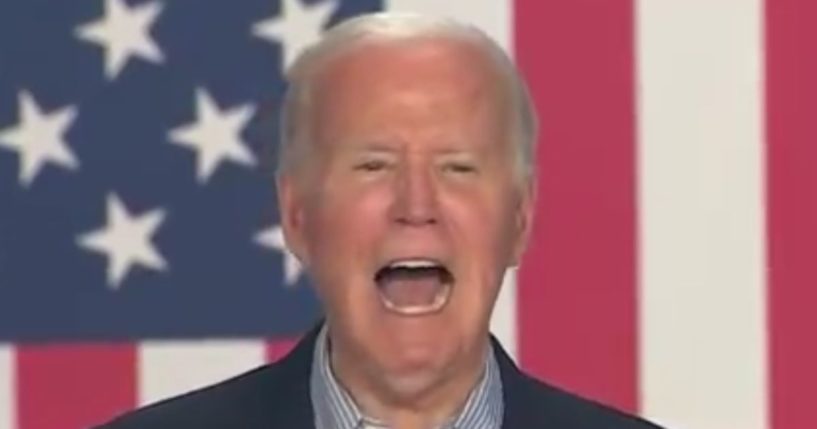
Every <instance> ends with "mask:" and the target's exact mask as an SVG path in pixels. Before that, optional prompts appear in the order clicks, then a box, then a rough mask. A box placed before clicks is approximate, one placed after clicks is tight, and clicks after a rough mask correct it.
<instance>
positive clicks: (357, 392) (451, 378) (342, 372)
mask: <svg viewBox="0 0 817 429" xmlns="http://www.w3.org/2000/svg"><path fill="white" fill-rule="evenodd" d="M335 344H337V343H335ZM487 347H488V342H487V338H486V340H485V342H484V343H483V344H481V345H480V347H477V350H478V352H477V353H471V354H470V355H469V356H468V357H467V358H465V359H462V360H461V361H459V362H457V363H456V364H454V365H451V366H450V367H449V368H448V370H447V371H446V372H445V373H444V374H434V375H431V374H427V375H423V377H424V378H425V377H427V378H428V379H429V381H428V382H427V383H424V385H423V386H422V387H418V388H415V389H411V391H410V392H409V391H406V389H399V388H397V387H396V386H394V385H393V384H392V383H390V382H389V377H388V376H387V375H384V374H376V373H373V372H372V371H371V370H367V368H366V367H365V366H364V365H362V364H361V359H359V358H356V357H355V356H352V355H350V354H349V353H347V352H346V350H344V348H343V347H342V346H341V345H340V344H338V345H337V346H333V347H332V349H331V353H330V361H331V366H332V370H333V373H334V374H335V377H336V378H337V379H338V381H339V382H340V384H341V385H343V387H344V388H345V389H346V390H347V391H348V392H349V394H350V395H351V396H352V399H353V400H354V401H355V404H356V405H357V406H358V407H359V408H360V410H361V412H362V413H363V415H365V416H367V417H369V418H373V419H375V420H377V421H380V422H383V423H386V424H388V425H389V427H394V428H400V429H409V428H411V429H413V428H417V429H426V428H433V427H439V426H441V425H443V424H444V423H446V422H448V421H449V420H451V419H452V418H454V417H455V416H456V415H457V414H458V412H459V411H460V410H461V409H462V407H463V405H464V404H465V402H466V400H467V399H468V395H469V394H470V392H471V391H472V390H473V389H474V387H475V386H476V385H477V383H479V382H480V380H481V378H482V375H483V373H484V369H485V358H486V350H487Z"/></svg>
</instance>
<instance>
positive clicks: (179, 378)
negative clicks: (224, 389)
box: [138, 340, 266, 404]
mask: <svg viewBox="0 0 817 429" xmlns="http://www.w3.org/2000/svg"><path fill="white" fill-rule="evenodd" d="M265 350H266V349H265V345H264V343H263V342H261V341H209V340H208V341H167V342H155V341H148V342H143V343H142V345H141V346H140V347H139V361H138V362H139V363H138V367H139V402H140V404H148V403H152V402H156V401H157V400H159V399H164V398H168V397H170V396H174V395H178V394H180V393H184V392H187V391H190V390H193V389H196V388H199V387H203V386H206V385H209V384H212V383H215V382H218V381H221V380H224V379H227V378H230V377H233V376H235V375H238V374H240V373H242V372H245V371H247V370H249V369H252V368H255V367H257V366H259V365H261V364H263V363H264V362H265Z"/></svg>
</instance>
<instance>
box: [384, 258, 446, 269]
mask: <svg viewBox="0 0 817 429" xmlns="http://www.w3.org/2000/svg"><path fill="white" fill-rule="evenodd" d="M439 266H440V264H439V263H438V262H435V261H432V260H430V259H403V260H400V261H394V262H392V263H391V264H389V268H433V267H439Z"/></svg>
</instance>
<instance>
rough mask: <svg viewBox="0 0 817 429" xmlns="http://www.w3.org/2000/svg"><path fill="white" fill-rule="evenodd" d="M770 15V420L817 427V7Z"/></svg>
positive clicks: (793, 427)
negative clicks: (816, 403)
mask: <svg viewBox="0 0 817 429" xmlns="http://www.w3.org/2000/svg"><path fill="white" fill-rule="evenodd" d="M766 13H767V14H766V28H767V30H766V31H767V32H766V34H767V35H766V45H767V46H766V47H767V49H766V51H767V54H766V55H767V56H766V73H767V75H766V76H767V87H766V97H767V118H766V120H767V133H768V134H767V143H768V146H767V153H768V155H767V163H768V166H767V168H768V175H767V186H768V207H769V212H768V251H769V254H768V257H769V264H770V270H769V271H768V272H769V285H770V290H769V292H770V293H769V322H770V326H769V329H770V332H771V338H770V353H771V354H770V363H771V368H770V375H771V378H770V387H771V392H772V394H771V407H772V409H771V420H772V428H773V429H806V428H817V408H815V398H817V394H815V393H814V391H815V387H816V386H817V332H815V330H817V311H815V309H814V306H815V303H817V26H815V23H816V22H817V2H814V1H813V0H767V2H766Z"/></svg>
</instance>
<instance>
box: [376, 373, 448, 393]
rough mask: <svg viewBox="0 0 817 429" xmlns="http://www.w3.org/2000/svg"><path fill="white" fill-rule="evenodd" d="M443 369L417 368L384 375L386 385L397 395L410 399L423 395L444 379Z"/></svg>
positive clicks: (383, 379)
mask: <svg viewBox="0 0 817 429" xmlns="http://www.w3.org/2000/svg"><path fill="white" fill-rule="evenodd" d="M443 378H444V377H443V374H442V372H441V370H439V369H434V368H416V369H413V370H411V371H406V372H400V373H391V372H387V373H386V374H384V375H383V377H382V381H383V384H384V387H386V389H387V390H388V391H390V392H392V394H394V395H395V396H396V397H398V398H400V399H403V400H410V399H413V398H416V397H418V396H421V395H423V394H424V393H425V392H427V391H429V390H430V389H431V388H433V387H434V386H435V385H437V384H439V383H440V382H441V381H442V380H443Z"/></svg>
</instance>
